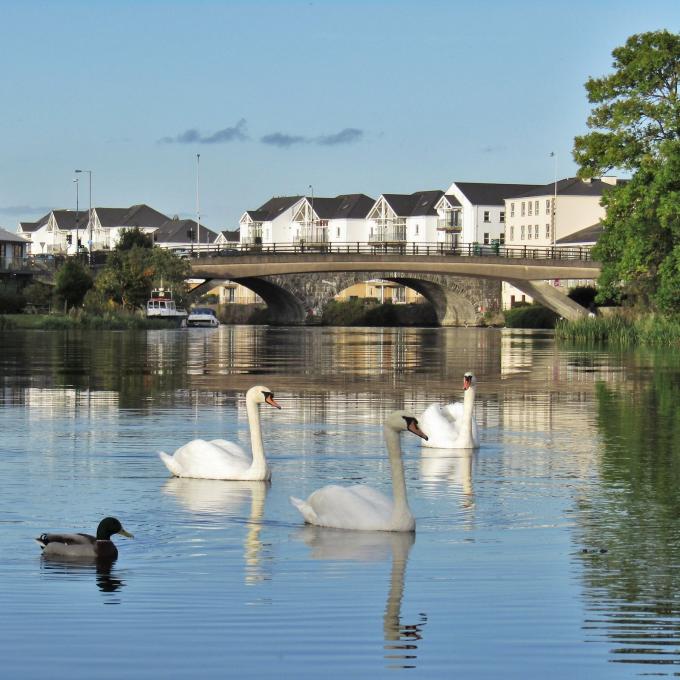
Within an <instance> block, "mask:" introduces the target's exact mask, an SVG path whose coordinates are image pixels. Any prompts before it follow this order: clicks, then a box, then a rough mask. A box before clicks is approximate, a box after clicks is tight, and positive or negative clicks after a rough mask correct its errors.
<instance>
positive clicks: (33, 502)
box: [0, 326, 680, 680]
mask: <svg viewBox="0 0 680 680" xmlns="http://www.w3.org/2000/svg"><path fill="white" fill-rule="evenodd" d="M466 370H472V371H474V372H475V373H476V375H477V378H478V390H477V397H478V398H477V404H476V415H477V420H478V423H479V425H480V432H481V440H482V443H481V448H480V450H479V451H478V452H476V453H475V454H474V455H469V454H465V453H462V452H457V453H456V452H448V453H447V452H444V453H443V454H442V453H439V454H438V453H436V452H434V453H433V452H432V451H430V453H428V454H427V455H423V454H422V453H421V451H420V447H419V440H418V439H417V438H416V437H414V436H412V435H408V434H406V435H403V436H402V445H403V449H404V454H405V455H404V458H405V466H406V477H407V486H408V493H409V501H410V504H411V507H412V509H413V512H414V515H415V516H416V518H417V532H416V534H415V535H403V534H392V535H391V534H374V533H370V532H368V533H361V532H342V531H332V530H320V529H316V530H314V529H311V528H309V527H308V528H305V527H304V526H303V525H302V523H301V519H300V516H299V514H298V512H297V511H296V510H295V508H293V507H292V506H291V505H290V503H289V500H288V499H289V496H290V495H296V496H303V497H304V496H306V495H307V494H308V493H310V492H311V491H313V490H314V489H315V488H318V487H320V486H322V485H324V484H326V483H329V482H340V483H355V482H358V481H365V482H368V483H371V484H372V485H374V486H376V487H378V488H380V489H382V490H384V491H386V492H388V493H389V489H390V485H389V465H388V463H387V459H386V455H385V450H384V445H383V440H382V429H381V423H382V421H383V418H384V416H385V414H387V413H389V412H390V411H391V410H393V409H396V408H408V409H411V410H413V411H414V412H416V413H420V412H421V411H422V410H423V409H424V408H425V407H426V406H427V405H428V404H429V403H431V402H433V401H451V400H456V401H457V400H459V399H461V398H462V390H461V384H462V375H463V373H464V372H465V371H466ZM254 384H264V385H266V386H268V387H270V388H271V389H272V390H273V391H274V392H275V393H276V399H277V401H279V402H280V403H281V405H282V406H283V409H282V410H281V411H275V410H274V409H266V410H264V409H263V413H262V415H263V431H264V443H265V450H266V452H267V455H268V458H269V460H270V464H271V467H272V469H273V479H272V482H271V484H270V485H269V484H265V483H245V482H244V483H236V482H214V481H204V480H181V479H171V478H169V476H168V473H167V471H166V469H165V467H164V466H163V465H162V464H161V462H160V460H159V459H158V456H157V455H156V452H157V451H158V450H159V449H163V450H166V451H174V449H175V448H177V447H178V446H179V445H180V444H182V443H184V442H186V441H188V440H190V439H193V438H195V437H199V436H200V437H203V438H206V439H209V438H218V437H222V438H226V439H232V440H236V441H238V442H240V443H242V444H243V445H244V446H246V447H247V446H248V437H247V421H246V417H245V402H244V393H245V391H246V390H247V389H248V388H249V387H250V386H252V385H254ZM679 406H680V359H679V358H678V357H677V356H674V355H671V354H669V353H658V354H654V353H646V352H635V353H633V352H631V353H627V354H614V353H607V352H603V351H598V350H593V351H584V350H579V351H577V350H573V349H568V348H562V347H559V346H557V345H556V344H555V343H554V341H553V339H552V337H551V336H550V335H549V334H546V333H539V332H519V331H515V332H513V331H498V330H479V329H323V328H294V329H291V328H288V329H286V328H267V327H226V326H224V327H221V328H220V329H217V330H214V331H213V330H201V329H194V330H189V331H187V330H184V331H181V330H178V331H157V332H147V333H132V332H92V333H86V332H82V333H74V332H37V331H5V332H1V333H0V433H1V436H2V441H1V444H0V447H1V448H0V484H1V488H2V494H1V495H0V499H1V500H0V659H1V660H2V661H1V662H0V663H1V666H0V668H1V669H2V677H5V678H41V679H44V678H51V679H61V678H68V679H69V680H73V679H79V678H83V679H85V678H86V679H88V680H90V679H92V678H121V677H124V678H223V677H234V678H269V677H272V678H273V677H290V678H299V677H305V678H307V677H308V678H320V677H323V678H329V677H332V678H336V677H337V678H347V677H352V678H377V677H394V675H395V674H404V673H405V674H408V675H409V677H423V678H452V677H460V678H499V677H503V678H545V677H550V678H551V679H552V680H557V679H560V678H621V677H634V676H639V675H662V676H664V675H667V676H672V675H676V674H677V672H678V671H680V668H679V665H680V408H679ZM105 515H114V516H117V517H119V518H120V519H121V520H122V522H123V524H124V526H125V527H126V529H128V530H129V531H131V532H133V533H134V534H135V538H134V539H133V540H127V539H124V538H122V537H117V539H118V540H116V543H117V545H118V547H119V551H120V556H119V559H118V561H117V562H116V563H115V565H114V566H113V568H112V569H110V571H106V570H99V571H97V569H96V568H95V567H94V566H89V565H77V564H59V563H51V562H47V561H44V560H42V559H41V557H40V554H39V553H40V550H39V547H38V545H37V544H36V543H34V542H33V540H32V539H33V538H34V537H36V536H38V535H39V534H40V533H42V532H44V531H50V530H79V531H88V532H94V530H95V529H96V525H97V523H98V521H99V519H101V518H102V517H104V516H105Z"/></svg>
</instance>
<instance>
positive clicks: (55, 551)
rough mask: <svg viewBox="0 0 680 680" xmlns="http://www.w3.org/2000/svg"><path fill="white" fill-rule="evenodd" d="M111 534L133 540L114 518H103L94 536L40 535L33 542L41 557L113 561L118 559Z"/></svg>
mask: <svg viewBox="0 0 680 680" xmlns="http://www.w3.org/2000/svg"><path fill="white" fill-rule="evenodd" d="M113 534H120V535H121V536H127V537H128V538H133V536H132V534H130V533H128V532H127V531H125V529H123V525H122V524H121V523H120V522H119V521H118V520H117V519H116V518H115V517H105V518H104V519H103V520H102V521H101V522H99V526H98V527H97V535H96V536H90V534H41V535H40V536H39V537H38V538H36V539H35V540H36V541H37V542H38V545H39V546H40V548H41V549H42V555H43V557H47V558H50V557H52V558H55V557H56V558H62V559H63V558H67V559H68V558H70V559H87V560H96V559H99V560H110V561H113V560H115V559H116V558H117V557H118V549H117V548H116V546H115V545H114V543H113V541H112V540H111V536H113Z"/></svg>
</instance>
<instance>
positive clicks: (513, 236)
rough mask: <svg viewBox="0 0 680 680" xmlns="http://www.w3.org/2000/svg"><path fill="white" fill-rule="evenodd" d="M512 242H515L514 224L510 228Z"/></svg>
mask: <svg viewBox="0 0 680 680" xmlns="http://www.w3.org/2000/svg"><path fill="white" fill-rule="evenodd" d="M510 240H511V241H514V240H515V225H514V224H513V225H512V226H511V227H510Z"/></svg>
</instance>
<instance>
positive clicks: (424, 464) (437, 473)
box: [420, 449, 475, 508]
mask: <svg viewBox="0 0 680 680" xmlns="http://www.w3.org/2000/svg"><path fill="white" fill-rule="evenodd" d="M474 459H475V451H474V450H472V449H421V457H420V476H421V478H422V479H423V480H424V481H426V482H446V481H447V482H449V483H450V485H451V487H452V488H453V489H454V491H455V492H456V493H457V494H460V497H461V506H462V507H463V508H473V507H474V505H475V495H474V487H473V483H472V465H473V463H474Z"/></svg>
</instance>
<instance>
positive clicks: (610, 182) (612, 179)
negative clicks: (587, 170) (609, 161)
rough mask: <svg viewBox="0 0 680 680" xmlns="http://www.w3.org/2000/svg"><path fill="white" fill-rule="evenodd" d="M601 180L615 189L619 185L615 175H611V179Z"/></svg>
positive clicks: (603, 178)
mask: <svg viewBox="0 0 680 680" xmlns="http://www.w3.org/2000/svg"><path fill="white" fill-rule="evenodd" d="M600 180H601V181H603V182H604V183H605V184H611V185H612V186H613V187H615V186H616V183H617V178H616V177H614V176H613V175H610V176H609V177H600Z"/></svg>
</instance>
